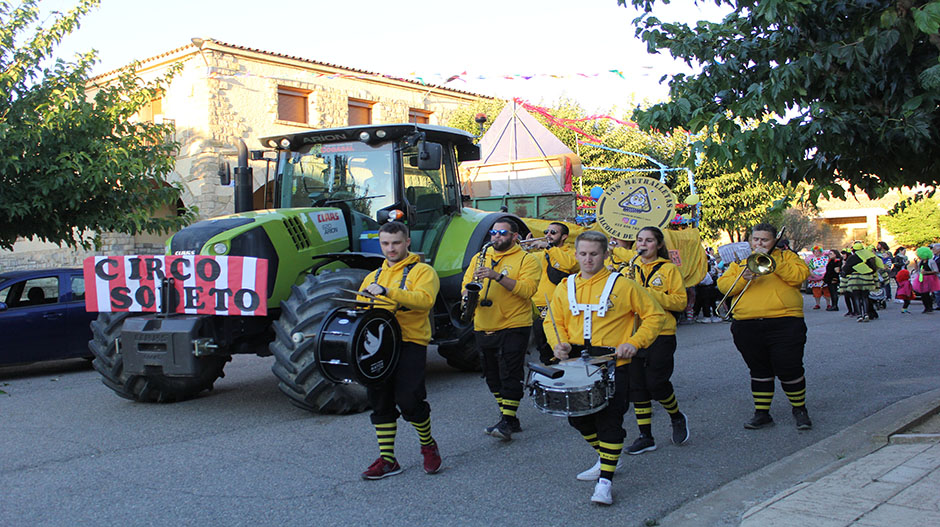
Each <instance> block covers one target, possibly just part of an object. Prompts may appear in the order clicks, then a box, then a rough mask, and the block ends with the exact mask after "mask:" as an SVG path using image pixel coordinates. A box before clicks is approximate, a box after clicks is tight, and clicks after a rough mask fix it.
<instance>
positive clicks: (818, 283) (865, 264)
mask: <svg viewBox="0 0 940 527" xmlns="http://www.w3.org/2000/svg"><path fill="white" fill-rule="evenodd" d="M777 247H778V249H783V250H792V249H790V247H789V243H788V241H787V240H785V239H783V240H780V242H779V243H778V245H777ZM912 252H913V253H914V255H913V257H909V256H908V250H907V248H905V247H898V248H896V249H895V250H894V251H893V252H892V250H891V248H890V247H889V246H888V244H887V243H885V242H883V241H879V242H878V243H877V244H876V245H874V246H866V245H865V244H864V243H863V242H861V241H856V242H854V243H853V244H852V246H851V247H848V248H846V249H842V250H840V249H829V250H826V249H824V248H823V247H821V246H819V245H815V246H813V248H812V252H811V253H810V254H808V255H805V257H804V260H805V262H806V265H807V266H808V267H809V269H810V276H809V279H808V280H807V282H806V287H805V290H806V292H807V293H812V296H813V301H814V304H813V306H812V309H813V310H817V309H818V310H822V309H825V310H826V311H841V310H843V309H844V310H845V313H844V316H845V317H850V318H854V319H855V320H857V321H858V322H870V321H872V320H876V319H877V318H878V311H881V310H884V309H887V307H888V305H890V304H891V303H892V301H893V302H895V303H898V304H901V313H903V314H910V313H911V310H910V307H911V304H912V303H913V302H920V303H921V304H923V311H922V313H928V314H929V313H933V312H934V311H936V310H940V275H938V267H940V243H934V244H931V245H929V246H925V247H920V248H917V249H916V250H914V251H912ZM706 254H707V256H708V272H707V273H706V275H705V278H704V279H702V281H701V282H700V283H699V284H698V285H696V286H695V287H694V304H690V306H689V309H688V311H687V316H686V317H684V319H683V320H682V321H681V322H680V323H686V324H688V323H693V322H697V323H705V324H708V323H714V322H723V321H725V322H727V321H726V320H723V319H722V318H721V317H719V316H718V309H717V304H718V302H719V301H720V300H721V294H720V293H719V291H718V288H717V285H716V284H717V282H718V278H719V277H720V276H721V275H722V274H723V273H724V271H725V269H727V267H728V264H729V262H723V261H722V260H721V257H720V256H719V255H717V254H716V253H715V251H714V250H713V249H711V248H707V249H706ZM691 297H692V295H690V298H691ZM840 299H841V306H840Z"/></svg>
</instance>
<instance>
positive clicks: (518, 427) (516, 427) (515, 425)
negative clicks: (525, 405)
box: [505, 416, 522, 434]
mask: <svg viewBox="0 0 940 527" xmlns="http://www.w3.org/2000/svg"><path fill="white" fill-rule="evenodd" d="M505 419H506V421H507V422H508V423H509V431H510V432H512V433H514V434H518V433H519V432H521V431H522V424H521V423H519V418H518V417H510V416H506V418H505Z"/></svg>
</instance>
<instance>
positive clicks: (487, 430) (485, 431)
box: [483, 417, 503, 436]
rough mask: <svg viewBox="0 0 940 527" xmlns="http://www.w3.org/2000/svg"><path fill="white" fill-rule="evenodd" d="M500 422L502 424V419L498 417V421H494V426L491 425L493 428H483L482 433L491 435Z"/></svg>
mask: <svg viewBox="0 0 940 527" xmlns="http://www.w3.org/2000/svg"><path fill="white" fill-rule="evenodd" d="M502 422H503V418H502V417H500V418H499V421H496V424H495V425H493V426H488V427H486V428H484V429H483V433H484V434H486V435H488V436H491V435H493V432H495V431H496V427H498V426H499V423H502Z"/></svg>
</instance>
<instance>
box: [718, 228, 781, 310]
mask: <svg viewBox="0 0 940 527" xmlns="http://www.w3.org/2000/svg"><path fill="white" fill-rule="evenodd" d="M782 236H783V228H781V229H780V232H778V233H777V237H776V238H775V239H774V244H773V246H772V247H771V248H770V250H769V251H767V253H766V254H765V253H757V252H755V253H751V255H750V256H748V257H747V260H745V261H744V268H743V269H741V272H740V273H738V276H737V278H735V279H734V282H731V287H729V288H728V292H727V293H725V296H723V297H721V300H720V301H719V302H718V308H717V309H716V312H718V316H719V317H721V319H722V320H729V319H730V318H731V312H732V311H734V308H735V307H736V306H737V305H738V301H740V300H741V297H742V296H744V293H746V292H747V288H748V287H750V286H751V282H753V280H748V282H747V283H746V284H744V289H742V290H741V292H740V293H738V296H736V297H735V298H734V301H733V302H731V305H730V306H729V307H728V309H727V310H726V311H725V312H724V314H721V311H722V310H723V308H724V306H725V301H726V300H728V296H729V295H731V291H733V290H734V286H736V285H738V281H739V280H741V277H742V276H744V271H750V272H751V273H753V274H754V275H756V276H764V275H768V274H770V273H772V272H774V270H776V269H777V261H776V260H774V258H773V257H772V256H770V253H772V252H774V249H776V248H777V242H779V241H780V238H781V237H782Z"/></svg>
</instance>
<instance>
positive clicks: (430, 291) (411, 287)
mask: <svg viewBox="0 0 940 527" xmlns="http://www.w3.org/2000/svg"><path fill="white" fill-rule="evenodd" d="M411 264H415V265H414V267H412V268H411V270H410V271H408V278H406V279H405V288H404V289H402V288H401V278H402V274H404V272H405V267H408V266H409V265H411ZM381 270H382V272H381V273H379V280H378V284H379V285H380V286H382V287H384V288H385V289H386V294H385V296H386V297H387V298H390V299H392V300H394V301H395V302H398V303H399V304H401V305H402V306H404V307H407V308H408V310H407V311H398V312H396V313H395V318H396V319H397V320H398V324H399V325H400V326H401V339H402V340H404V341H406V342H413V343H415V344H420V345H422V346H427V345H428V342H430V341H431V318H430V317H429V316H428V312H429V311H430V310H431V308H432V307H434V301H435V299H437V292H438V290H440V288H441V282H440V279H439V278H438V276H437V271H435V270H434V268H433V267H431V266H430V265H428V264H426V263H421V258H420V257H419V256H418V255H417V254H413V253H408V256H406V257H404V258H402V259H401V260H400V261H398V262H396V263H395V264H393V265H389V264H388V260H385V261H384V262H382V267H381ZM377 271H378V270H376V271H372V272H371V273H369V274H368V275H366V277H365V279H364V280H363V281H362V285H361V286H359V290H360V291H363V290H365V288H366V287H368V285H369V284H371V283H372V282H374V281H375V273H376V272H377ZM380 296H381V295H380ZM359 299H360V300H369V299H368V298H366V297H359ZM376 307H378V308H381V309H386V310H388V311H391V310H392V307H391V306H386V305H383V304H376Z"/></svg>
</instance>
